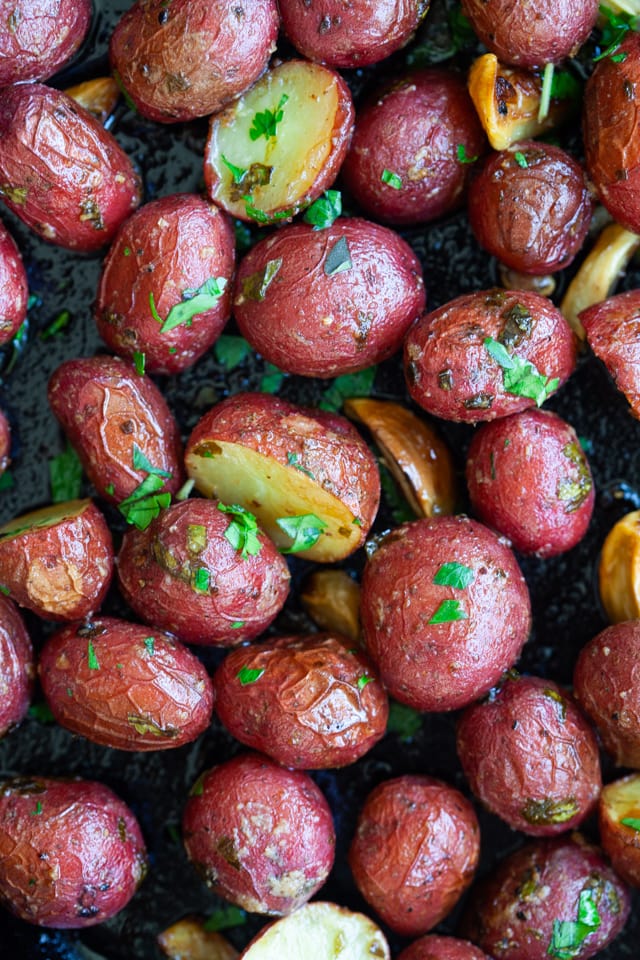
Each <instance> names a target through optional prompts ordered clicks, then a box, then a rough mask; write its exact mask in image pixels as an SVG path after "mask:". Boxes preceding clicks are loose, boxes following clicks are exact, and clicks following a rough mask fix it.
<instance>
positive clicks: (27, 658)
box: [0, 595, 35, 737]
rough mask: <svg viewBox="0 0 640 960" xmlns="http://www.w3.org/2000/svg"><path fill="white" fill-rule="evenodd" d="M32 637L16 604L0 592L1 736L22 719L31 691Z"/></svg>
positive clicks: (32, 674) (32, 669)
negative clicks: (30, 637)
mask: <svg viewBox="0 0 640 960" xmlns="http://www.w3.org/2000/svg"><path fill="white" fill-rule="evenodd" d="M34 676H35V667H34V663H33V650H32V648H31V640H30V639H29V634H28V633H27V628H26V626H25V623H24V621H23V619H22V617H21V616H20V612H19V610H18V608H17V607H16V605H15V603H13V601H12V600H10V599H9V597H5V596H2V595H0V737H4V735H5V733H8V732H9V730H11V729H12V727H15V726H16V725H17V724H18V723H20V721H21V720H22V719H23V718H24V716H25V714H26V712H27V709H28V707H29V703H30V701H31V694H32V691H33V678H34Z"/></svg>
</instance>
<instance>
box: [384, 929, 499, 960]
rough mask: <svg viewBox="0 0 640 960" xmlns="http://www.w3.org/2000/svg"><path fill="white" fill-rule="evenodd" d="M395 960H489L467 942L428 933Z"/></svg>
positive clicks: (484, 954)
mask: <svg viewBox="0 0 640 960" xmlns="http://www.w3.org/2000/svg"><path fill="white" fill-rule="evenodd" d="M396 960H489V958H488V957H487V955H486V953H483V952H482V950H480V949H479V948H478V947H474V945H473V944H472V943H470V942H469V941H468V940H459V939H458V938H457V937H441V936H439V935H438V934H436V933H429V934H427V936H426V937H420V939H419V940H416V941H415V942H414V943H412V944H411V946H409V947H407V948H406V950H403V951H402V953H399V954H398V956H397V958H396Z"/></svg>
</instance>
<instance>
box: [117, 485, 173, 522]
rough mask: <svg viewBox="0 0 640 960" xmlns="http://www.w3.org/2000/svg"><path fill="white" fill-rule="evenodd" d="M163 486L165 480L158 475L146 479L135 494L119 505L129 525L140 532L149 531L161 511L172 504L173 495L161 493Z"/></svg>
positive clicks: (166, 492)
mask: <svg viewBox="0 0 640 960" xmlns="http://www.w3.org/2000/svg"><path fill="white" fill-rule="evenodd" d="M163 486H164V480H163V479H162V476H159V475H158V474H157V473H152V474H149V476H148V477H145V479H144V480H143V481H142V483H141V484H139V486H137V487H136V489H135V490H134V491H133V493H131V494H130V495H129V496H128V497H127V498H126V499H125V500H123V501H122V503H120V504H119V505H118V510H119V511H120V513H121V514H122V516H123V517H124V518H125V520H126V521H127V523H131V524H133V525H134V526H135V527H137V528H138V530H146V529H147V527H148V526H149V524H150V523H151V521H152V520H155V518H156V517H157V516H159V515H160V511H161V510H163V509H166V507H168V506H169V504H170V503H171V494H170V493H169V492H168V491H165V492H161V491H162V487H163Z"/></svg>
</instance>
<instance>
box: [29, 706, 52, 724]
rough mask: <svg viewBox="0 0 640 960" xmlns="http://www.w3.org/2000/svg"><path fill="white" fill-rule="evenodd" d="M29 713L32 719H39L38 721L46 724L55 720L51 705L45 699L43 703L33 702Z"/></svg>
mask: <svg viewBox="0 0 640 960" xmlns="http://www.w3.org/2000/svg"><path fill="white" fill-rule="evenodd" d="M27 714H28V716H29V717H31V719H32V720H37V721H38V723H44V724H45V725H47V724H49V723H54V721H55V717H54V716H53V713H52V712H51V707H50V706H49V704H48V703H45V702H44V701H43V702H42V703H32V704H31V706H30V707H29V710H28V711H27Z"/></svg>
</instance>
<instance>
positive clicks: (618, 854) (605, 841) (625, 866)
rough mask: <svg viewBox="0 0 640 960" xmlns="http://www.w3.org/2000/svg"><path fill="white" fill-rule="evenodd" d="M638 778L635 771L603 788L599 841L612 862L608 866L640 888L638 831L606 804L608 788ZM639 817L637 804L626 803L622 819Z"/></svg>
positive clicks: (599, 805)
mask: <svg viewBox="0 0 640 960" xmlns="http://www.w3.org/2000/svg"><path fill="white" fill-rule="evenodd" d="M631 780H635V781H636V782H637V781H638V774H637V773H632V774H629V776H627V777H623V778H622V779H621V780H616V781H614V782H613V783H611V784H609V785H608V786H606V787H605V788H604V790H603V791H602V793H601V794H600V802H599V803H598V830H599V833H600V844H601V846H602V849H603V850H604V852H605V853H606V855H607V856H608V858H609V860H610V861H611V866H612V867H613V869H614V870H615V872H616V873H617V874H618V876H619V877H621V878H622V880H624V882H625V883H628V884H629V885H630V886H632V887H637V888H640V831H638V830H636V829H635V828H634V827H632V826H630V825H629V824H625V823H621V822H620V821H619V820H618V819H617V818H616V817H615V816H614V815H613V814H614V811H613V810H612V809H610V808H609V807H608V805H607V791H608V789H609V787H610V788H611V789H612V790H615V789H616V788H617V787H618V785H620V784H624V783H625V781H626V782H628V781H631ZM627 818H630V819H634V820H639V819H640V804H637V805H636V806H635V807H632V806H629V807H628V808H627V809H625V811H624V819H625V820H626V819H627Z"/></svg>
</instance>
